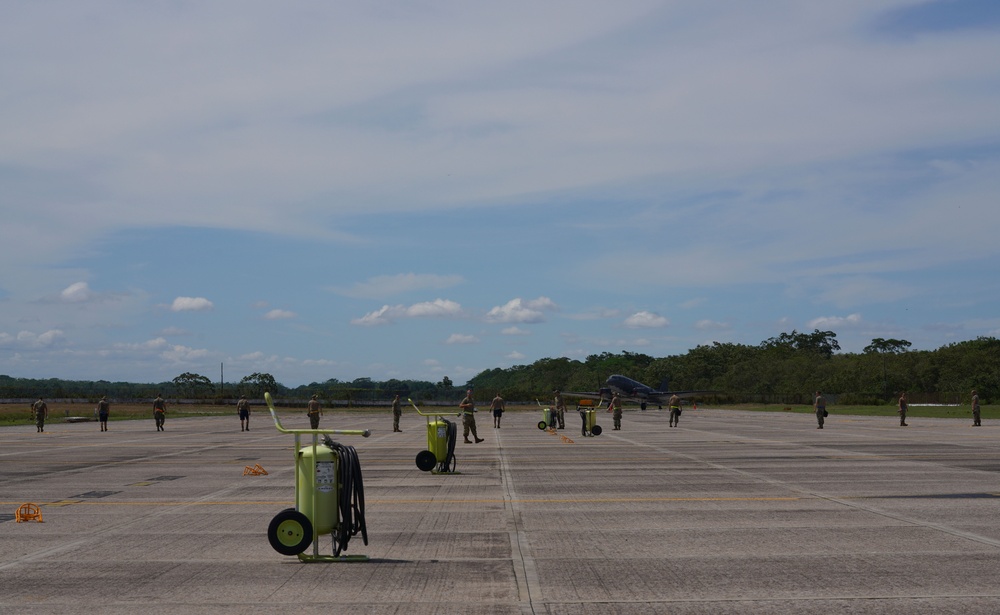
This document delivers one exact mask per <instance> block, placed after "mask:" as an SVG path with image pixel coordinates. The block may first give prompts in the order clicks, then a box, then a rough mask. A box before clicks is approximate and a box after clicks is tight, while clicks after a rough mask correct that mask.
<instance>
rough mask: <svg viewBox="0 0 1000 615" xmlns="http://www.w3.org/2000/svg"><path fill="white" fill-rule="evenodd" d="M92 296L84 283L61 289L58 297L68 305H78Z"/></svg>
mask: <svg viewBox="0 0 1000 615" xmlns="http://www.w3.org/2000/svg"><path fill="white" fill-rule="evenodd" d="M92 294H93V293H91V291H90V287H89V286H88V285H87V283H86V282H76V283H74V284H70V285H69V286H67V287H66V288H65V289H63V291H62V292H61V293H59V297H60V298H61V299H62V300H63V301H66V302H69V303H80V302H83V301H87V300H88V299H90V298H91V296H92Z"/></svg>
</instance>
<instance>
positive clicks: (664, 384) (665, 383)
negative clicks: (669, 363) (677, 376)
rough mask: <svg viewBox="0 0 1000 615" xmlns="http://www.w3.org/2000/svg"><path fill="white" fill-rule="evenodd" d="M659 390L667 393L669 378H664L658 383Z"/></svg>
mask: <svg viewBox="0 0 1000 615" xmlns="http://www.w3.org/2000/svg"><path fill="white" fill-rule="evenodd" d="M659 390H660V391H669V390H670V378H664V379H663V380H661V381H660V388H659Z"/></svg>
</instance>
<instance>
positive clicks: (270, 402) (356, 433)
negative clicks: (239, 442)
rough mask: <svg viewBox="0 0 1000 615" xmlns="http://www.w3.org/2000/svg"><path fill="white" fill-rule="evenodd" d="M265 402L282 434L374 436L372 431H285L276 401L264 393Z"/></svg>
mask: <svg viewBox="0 0 1000 615" xmlns="http://www.w3.org/2000/svg"><path fill="white" fill-rule="evenodd" d="M264 401H266V402H267V409H268V410H270V411H271V418H272V419H274V426H275V427H277V428H278V431H280V432H281V433H293V434H300V433H308V434H323V433H326V434H334V435H339V436H364V437H365V438H367V437H368V436H370V435H372V430H370V429H285V428H284V427H282V426H281V421H280V420H279V419H278V413H277V412H276V411H275V409H274V401H273V400H272V399H271V394H270V393H267V392H265V393H264Z"/></svg>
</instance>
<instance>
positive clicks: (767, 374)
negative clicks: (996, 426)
mask: <svg viewBox="0 0 1000 615" xmlns="http://www.w3.org/2000/svg"><path fill="white" fill-rule="evenodd" d="M911 346H912V344H911V343H910V342H908V341H906V340H900V339H885V338H875V339H873V340H872V341H871V343H870V344H869V345H868V346H866V347H865V348H864V350H863V351H862V352H860V353H843V352H840V344H839V343H838V342H837V335H836V333H834V332H832V331H820V330H818V329H816V330H814V331H813V332H812V333H804V332H803V333H800V332H798V331H795V330H793V331H792V332H791V333H782V334H780V335H778V336H776V337H772V338H769V339H767V340H764V341H763V342H761V343H760V344H757V345H747V344H734V343H720V342H715V343H713V344H708V345H700V346H698V347H696V348H694V349H692V350H689V351H688V352H687V353H685V354H681V355H673V356H667V357H660V358H655V357H652V356H649V355H646V354H641V353H634V352H628V351H622V352H621V353H617V354H616V353H610V352H604V353H601V354H595V355H590V356H588V357H587V358H586V359H584V360H582V361H580V360H575V359H569V358H565V357H562V358H554V359H553V358H545V359H539V360H538V361H535V362H534V363H532V364H530V365H515V366H513V367H509V368H506V369H501V368H495V369H488V370H484V371H482V372H480V373H479V374H477V375H476V376H475V377H473V378H472V379H470V380H469V381H468V382H467V383H466V384H465V385H463V386H460V387H457V386H456V385H455V384H454V383H453V382H452V381H451V379H449V378H448V377H447V376H446V377H444V378H443V379H442V380H441V381H439V382H436V383H434V382H428V381H421V380H397V379H390V380H385V381H376V380H372V379H371V378H357V379H355V380H352V381H349V382H348V381H340V380H338V379H336V378H331V379H329V380H326V381H323V382H311V383H309V384H306V385H301V386H298V387H294V388H292V387H286V386H284V385H282V384H281V383H279V382H276V381H275V379H274V377H273V376H272V375H271V374H268V373H265V372H255V373H253V374H249V375H247V376H245V377H243V378H242V379H241V380H239V381H238V382H227V383H214V382H212V381H211V380H210V379H209V378H207V377H205V376H202V375H200V374H197V373H193V372H185V373H183V374H180V375H178V376H177V377H176V378H174V379H173V380H171V381H167V382H160V383H145V384H139V383H129V382H110V381H107V380H98V381H70V380H61V379H58V378H50V379H42V380H39V379H27V378H12V377H10V376H3V375H0V398H3V399H14V398H31V397H38V396H43V397H46V398H53V399H59V398H86V399H88V400H95V399H98V398H100V397H101V396H102V395H107V396H109V397H111V398H113V399H118V400H127V399H135V400H140V399H149V398H152V397H155V396H156V394H157V393H160V394H163V395H164V396H166V397H170V398H184V399H192V400H205V401H207V402H212V401H214V402H217V403H229V402H230V401H231V400H232V399H233V398H235V397H238V396H239V395H246V396H247V397H250V398H254V399H259V398H260V397H262V396H263V394H264V391H270V392H271V393H272V395H274V396H275V397H276V398H283V399H308V398H309V397H310V396H312V395H318V396H319V397H320V398H321V399H323V400H325V401H327V402H328V403H337V404H343V405H348V406H350V405H366V404H376V403H384V402H385V400H387V399H390V398H391V397H392V396H393V395H395V394H399V395H401V396H402V397H403V398H404V399H405V398H406V397H411V398H413V399H415V400H440V401H447V400H453V399H454V398H455V396H456V395H459V396H460V395H461V394H462V393H463V392H464V390H465V388H467V387H468V388H473V389H475V390H476V391H478V392H479V395H478V397H479V398H480V399H484V400H485V399H486V398H487V397H492V396H493V394H494V393H495V392H500V393H502V394H503V396H504V397H505V398H506V399H508V400H512V401H531V400H533V399H548V398H550V397H551V394H552V390H553V389H560V390H562V391H597V390H599V389H600V388H601V387H602V386H603V385H604V381H605V380H606V379H607V377H608V376H610V375H612V374H623V375H625V376H628V377H630V378H633V379H635V380H638V381H640V382H643V383H645V384H647V385H649V386H653V387H657V386H659V385H660V383H661V382H663V381H664V380H666V381H667V382H668V384H669V387H670V388H671V389H673V390H705V391H713V392H714V393H712V394H709V395H706V396H705V399H706V401H710V402H712V403H719V404H726V403H747V402H757V403H785V404H801V403H811V400H812V394H813V393H814V392H815V391H823V392H824V393H825V394H828V395H832V396H836V399H837V403H839V404H864V405H878V404H883V403H893V401H894V399H895V397H896V396H897V395H898V394H899V392H900V391H907V392H908V393H909V394H910V398H911V401H913V402H915V403H919V402H921V401H924V402H938V403H949V402H950V403H955V402H958V401H967V398H968V394H969V391H970V390H972V389H973V388H975V389H977V390H978V392H979V397H980V399H981V400H982V401H983V402H984V403H994V400H996V399H997V398H998V396H1000V340H998V339H996V338H994V337H978V338H976V339H974V340H969V341H964V342H957V343H953V344H949V345H946V346H942V347H941V348H938V349H936V350H924V351H919V350H918V351H914V350H910V348H911Z"/></svg>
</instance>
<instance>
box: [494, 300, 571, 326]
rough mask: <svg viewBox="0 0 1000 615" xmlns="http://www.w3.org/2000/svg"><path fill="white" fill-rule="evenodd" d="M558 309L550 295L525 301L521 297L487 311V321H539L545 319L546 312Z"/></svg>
mask: <svg viewBox="0 0 1000 615" xmlns="http://www.w3.org/2000/svg"><path fill="white" fill-rule="evenodd" d="M556 309H558V308H557V306H556V304H555V303H554V302H553V301H552V300H551V299H549V298H548V297H539V298H537V299H531V300H528V301H525V300H524V299H521V298H520V297H518V298H516V299H511V300H510V301H508V302H507V303H505V304H504V305H502V306H497V307H494V308H493V309H491V310H490V311H489V312H487V313H486V320H487V322H497V323H505V322H519V323H526V324H527V323H539V322H544V321H545V312H549V311H553V310H556Z"/></svg>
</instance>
